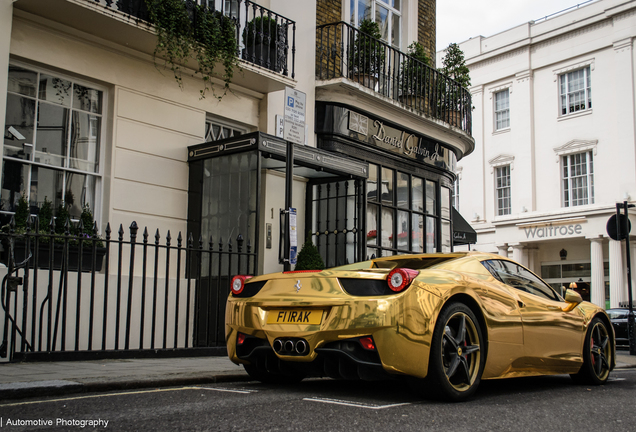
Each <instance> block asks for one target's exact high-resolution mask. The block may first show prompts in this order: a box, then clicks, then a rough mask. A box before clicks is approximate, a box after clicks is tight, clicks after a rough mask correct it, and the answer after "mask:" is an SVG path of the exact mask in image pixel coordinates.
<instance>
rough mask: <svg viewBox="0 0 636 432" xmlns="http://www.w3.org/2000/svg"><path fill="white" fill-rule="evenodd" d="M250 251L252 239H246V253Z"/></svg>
mask: <svg viewBox="0 0 636 432" xmlns="http://www.w3.org/2000/svg"><path fill="white" fill-rule="evenodd" d="M250 252H252V240H250V239H247V253H250Z"/></svg>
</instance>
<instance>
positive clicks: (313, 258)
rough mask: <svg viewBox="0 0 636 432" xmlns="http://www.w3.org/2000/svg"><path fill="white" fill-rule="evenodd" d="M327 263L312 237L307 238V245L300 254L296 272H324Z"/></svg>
mask: <svg viewBox="0 0 636 432" xmlns="http://www.w3.org/2000/svg"><path fill="white" fill-rule="evenodd" d="M324 268H325V263H324V262H323V260H322V257H321V256H320V252H318V248H317V247H316V246H315V245H314V243H313V242H312V241H311V237H307V240H305V244H304V245H303V247H302V249H300V252H299V253H298V258H297V260H296V267H295V268H294V270H323V269H324Z"/></svg>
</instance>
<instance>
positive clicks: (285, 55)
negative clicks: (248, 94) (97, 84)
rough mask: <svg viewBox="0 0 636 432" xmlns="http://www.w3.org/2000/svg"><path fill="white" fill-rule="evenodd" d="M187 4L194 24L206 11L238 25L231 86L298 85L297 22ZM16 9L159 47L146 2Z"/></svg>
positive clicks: (248, 6)
mask: <svg viewBox="0 0 636 432" xmlns="http://www.w3.org/2000/svg"><path fill="white" fill-rule="evenodd" d="M183 1H184V2H185V4H186V8H187V11H188V14H189V16H190V19H191V20H193V21H194V20H197V19H198V16H199V14H200V13H201V12H200V11H201V10H202V9H205V10H207V11H212V12H219V13H220V14H221V15H224V16H227V17H230V18H231V19H232V21H233V22H234V25H235V27H236V37H237V41H238V42H239V46H238V49H237V55H238V58H239V60H240V66H241V68H242V69H243V73H240V74H239V73H237V74H235V75H234V79H233V80H232V83H233V84H235V85H239V86H242V87H245V88H248V89H250V90H253V91H257V92H261V93H269V92H272V91H278V90H283V89H284V88H285V87H286V86H295V81H294V78H295V52H296V46H295V41H296V23H295V22H294V21H292V20H290V19H288V18H285V17H284V16H282V15H280V14H278V13H276V12H274V11H271V10H269V9H267V8H264V7H262V6H259V5H258V4H256V3H254V2H252V1H249V0H223V1H220V0H188V1H186V0H183ZM14 10H15V14H16V16H19V17H22V18H25V19H31V20H34V21H38V22H42V23H45V24H47V23H49V24H50V25H52V26H54V27H55V26H57V25H58V24H62V25H64V26H67V27H68V28H71V29H73V30H77V31H80V32H82V33H85V34H88V35H91V36H96V37H98V38H99V39H101V40H102V42H103V43H106V44H112V43H114V44H116V45H119V46H123V47H125V49H132V50H135V51H139V52H142V53H145V54H153V53H154V50H155V46H156V43H157V38H156V36H155V34H154V30H153V27H152V24H150V23H149V15H148V9H147V7H146V3H145V0H46V1H42V0H20V1H18V2H15V3H14Z"/></svg>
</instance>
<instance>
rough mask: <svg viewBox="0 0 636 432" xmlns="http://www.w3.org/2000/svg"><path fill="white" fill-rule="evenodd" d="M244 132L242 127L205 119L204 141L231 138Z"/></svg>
mask: <svg viewBox="0 0 636 432" xmlns="http://www.w3.org/2000/svg"><path fill="white" fill-rule="evenodd" d="M244 133H245V130H244V129H242V128H238V127H235V126H230V125H227V124H224V123H221V122H219V121H218V120H213V119H210V118H208V119H206V120H205V142H210V141H218V140H222V139H225V138H232V137H235V136H239V135H242V134H244Z"/></svg>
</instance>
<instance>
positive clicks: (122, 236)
mask: <svg viewBox="0 0 636 432" xmlns="http://www.w3.org/2000/svg"><path fill="white" fill-rule="evenodd" d="M117 233H118V234H119V241H123V240H124V226H123V225H122V224H119V231H117Z"/></svg>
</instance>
